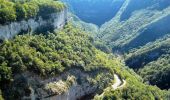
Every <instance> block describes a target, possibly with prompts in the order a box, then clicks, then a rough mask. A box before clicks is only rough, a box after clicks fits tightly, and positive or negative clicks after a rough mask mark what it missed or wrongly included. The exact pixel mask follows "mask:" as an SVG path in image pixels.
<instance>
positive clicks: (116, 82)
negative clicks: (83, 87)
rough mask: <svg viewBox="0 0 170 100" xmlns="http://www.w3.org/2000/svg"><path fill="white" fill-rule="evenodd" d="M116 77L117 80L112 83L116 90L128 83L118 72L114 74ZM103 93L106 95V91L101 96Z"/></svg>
mask: <svg viewBox="0 0 170 100" xmlns="http://www.w3.org/2000/svg"><path fill="white" fill-rule="evenodd" d="M114 78H115V82H114V84H113V85H112V88H113V89H114V90H116V89H119V88H123V87H124V86H125V85H126V81H125V80H121V79H120V78H119V76H118V75H117V74H114ZM103 95H104V92H103V93H102V94H100V95H99V97H102V96H103Z"/></svg>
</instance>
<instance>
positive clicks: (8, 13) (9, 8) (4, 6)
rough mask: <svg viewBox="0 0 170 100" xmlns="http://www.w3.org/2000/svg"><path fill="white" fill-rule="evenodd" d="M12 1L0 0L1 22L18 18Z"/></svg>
mask: <svg viewBox="0 0 170 100" xmlns="http://www.w3.org/2000/svg"><path fill="white" fill-rule="evenodd" d="M13 5H14V4H13V3H12V2H8V1H6V0H0V23H2V24H4V23H6V22H11V21H15V20H16V12H15V9H14V7H13Z"/></svg>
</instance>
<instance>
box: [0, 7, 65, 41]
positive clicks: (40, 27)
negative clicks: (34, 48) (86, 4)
mask: <svg viewBox="0 0 170 100" xmlns="http://www.w3.org/2000/svg"><path fill="white" fill-rule="evenodd" d="M66 22H67V9H65V10H63V11H61V12H58V13H53V14H50V15H48V18H42V17H41V16H39V17H37V18H31V19H28V20H22V21H19V22H11V23H10V24H7V25H0V40H4V39H10V38H13V37H14V36H15V35H17V34H23V33H25V32H29V33H32V32H45V31H50V30H53V29H55V28H62V27H63V26H64V25H65V23H66Z"/></svg>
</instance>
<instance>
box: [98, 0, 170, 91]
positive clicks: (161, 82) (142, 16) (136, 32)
mask: <svg viewBox="0 0 170 100" xmlns="http://www.w3.org/2000/svg"><path fill="white" fill-rule="evenodd" d="M169 21H170V1H169V0H126V1H125V2H124V4H123V5H122V7H121V8H120V10H119V11H118V12H117V14H116V16H115V17H113V19H111V20H110V21H108V22H107V23H105V24H104V25H102V26H101V28H100V30H99V34H97V35H96V38H98V39H97V40H102V41H104V44H106V45H107V46H109V47H110V48H112V51H113V52H115V53H119V54H122V55H123V56H124V57H125V62H126V65H127V66H129V67H130V68H133V69H135V71H136V72H138V71H139V74H140V75H141V76H142V77H143V78H144V80H145V82H147V83H149V84H152V85H157V86H159V87H160V88H162V89H169V84H170V83H169V82H170V81H169V74H168V73H169V69H170V68H169V64H170V62H169V57H168V56H169V53H170V52H169V48H170V44H169V42H170V41H169V38H170V37H169V34H170V24H169Z"/></svg>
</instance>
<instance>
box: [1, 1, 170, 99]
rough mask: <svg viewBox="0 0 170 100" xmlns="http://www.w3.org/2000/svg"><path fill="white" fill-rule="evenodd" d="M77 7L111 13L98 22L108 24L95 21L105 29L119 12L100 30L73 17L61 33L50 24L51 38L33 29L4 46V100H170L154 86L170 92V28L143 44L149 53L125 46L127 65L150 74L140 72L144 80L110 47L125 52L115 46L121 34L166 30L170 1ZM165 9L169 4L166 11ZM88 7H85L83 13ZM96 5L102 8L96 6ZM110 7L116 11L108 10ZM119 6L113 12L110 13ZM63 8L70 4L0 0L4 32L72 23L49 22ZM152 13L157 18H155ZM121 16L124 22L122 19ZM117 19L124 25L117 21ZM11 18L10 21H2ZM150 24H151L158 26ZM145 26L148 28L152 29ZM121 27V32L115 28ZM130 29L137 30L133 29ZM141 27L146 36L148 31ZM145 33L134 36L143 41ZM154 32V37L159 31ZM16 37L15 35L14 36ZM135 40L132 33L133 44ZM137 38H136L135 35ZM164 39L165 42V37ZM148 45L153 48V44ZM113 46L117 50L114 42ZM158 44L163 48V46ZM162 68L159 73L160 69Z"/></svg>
mask: <svg viewBox="0 0 170 100" xmlns="http://www.w3.org/2000/svg"><path fill="white" fill-rule="evenodd" d="M71 1H72V2H73V3H74V2H75V3H76V2H79V6H81V7H80V8H83V9H82V10H84V11H88V12H89V11H93V10H89V8H95V9H98V8H101V9H100V11H102V8H106V9H104V11H103V14H107V15H109V16H99V18H103V19H102V20H101V22H100V21H99V20H97V21H95V22H96V23H99V24H101V23H103V22H104V21H106V20H107V19H109V17H111V16H110V12H112V11H113V12H114V13H112V14H113V15H112V14H111V15H112V17H113V16H115V17H114V18H113V19H112V20H111V21H110V22H108V23H106V24H105V25H103V26H102V28H101V29H99V27H97V26H95V25H94V24H88V23H86V22H83V21H81V20H80V19H79V18H78V17H76V16H74V15H69V19H68V21H67V23H63V24H61V23H60V24H59V26H62V28H59V27H53V26H51V25H50V24H48V23H44V24H46V26H48V29H47V31H45V32H44V31H43V32H42V33H36V31H35V32H34V31H32V29H29V27H27V28H28V29H26V31H25V30H24V31H23V32H22V34H19V33H18V32H16V33H17V34H18V35H15V37H13V38H11V39H5V40H3V41H0V83H1V85H0V100H3V99H5V100H30V99H31V100H79V99H81V100H89V99H90V100H91V99H95V100H114V99H116V100H168V99H169V97H170V91H168V90H161V89H159V88H158V87H156V86H152V85H157V86H162V84H163V87H161V88H163V89H164V88H167V87H169V83H168V82H169V79H167V78H168V77H169V70H167V69H169V68H168V67H169V60H166V59H169V53H170V52H169V49H168V48H169V35H167V34H168V33H167V32H168V31H169V30H168V26H167V27H164V28H161V29H160V31H159V30H156V31H158V32H160V33H161V34H160V35H157V36H155V37H153V38H152V37H151V36H150V37H151V38H149V40H146V41H144V43H142V45H144V46H143V47H141V48H136V47H138V45H137V46H136V45H135V46H134V47H133V50H131V49H127V50H125V49H124V48H125V47H123V46H124V45H121V46H122V51H129V52H125V54H124V56H125V61H126V64H127V65H130V67H131V65H132V67H134V66H136V62H137V64H139V65H141V66H138V65H137V66H138V67H140V68H142V67H143V69H139V68H137V70H138V73H139V74H140V75H141V76H142V77H143V78H144V80H143V79H142V78H141V77H140V76H139V75H137V74H136V73H135V72H134V71H133V70H131V69H129V68H128V67H127V66H126V65H125V62H124V60H123V59H122V58H121V57H120V56H118V55H117V54H116V55H114V54H112V53H110V48H109V47H108V46H110V47H113V48H114V49H115V48H116V49H115V50H120V49H118V47H116V45H117V44H114V43H113V44H114V45H113V44H112V42H113V41H112V40H114V39H112V37H117V36H118V35H119V34H117V32H119V28H122V29H129V31H133V30H134V29H136V28H138V27H139V26H140V25H141V24H142V25H145V26H147V25H148V26H149V27H151V28H155V29H158V27H159V25H164V24H161V23H166V21H168V20H169V17H168V16H169V12H168V9H169V7H168V6H167V5H169V3H168V2H167V1H166V0H162V1H158V0H153V1H147V2H144V1H143V0H139V1H136V0H126V1H124V0H101V1H100V3H99V1H97V0H86V1H85V0H79V1H74V0H71ZM71 1H67V2H71ZM84 2H86V3H87V5H86V3H84ZM89 2H90V3H89ZM138 2H139V3H140V4H141V5H136V7H135V9H136V10H133V9H132V8H131V6H135V4H136V3H138ZM165 2H167V3H166V4H167V5H164V4H165ZM84 4H85V6H86V7H84V6H83V5H84ZM91 4H92V5H91ZM94 4H96V7H95V6H93V5H94ZM106 4H109V5H110V6H108V5H107V7H106ZM114 5H117V6H114ZM113 6H114V7H113ZM74 7H75V6H74ZM112 7H113V8H114V10H111V9H110V8H112ZM64 8H65V6H64V4H63V3H61V2H59V1H58V0H54V1H53V0H0V24H1V26H2V29H3V26H6V25H7V26H8V25H9V24H10V23H13V22H14V23H15V22H16V23H17V22H21V23H22V22H25V21H27V20H29V19H31V18H33V19H34V20H38V18H39V16H41V17H42V19H44V20H50V21H47V22H54V23H55V20H58V19H60V18H61V19H64V20H63V21H64V22H65V16H59V17H58V18H56V17H55V18H53V19H52V20H51V16H50V17H49V16H48V15H51V14H53V13H57V14H59V13H58V12H61V11H62V10H63V9H64ZM125 8H126V9H127V11H126V9H125ZM144 8H147V9H144ZM143 9H144V12H145V10H146V12H145V13H148V16H145V17H146V20H145V21H141V20H140V18H139V15H140V14H141V15H143V16H144V15H145V14H144V13H143V11H141V10H143ZM80 10H81V9H80ZM105 10H107V11H108V12H107V11H106V12H105ZM11 11H12V12H13V13H11ZM151 11H152V13H151ZM123 12H124V13H125V14H123ZM134 12H135V13H136V15H135V14H134ZM79 14H81V13H79ZM88 14H89V15H91V14H94V15H97V16H98V15H101V12H100V14H99V12H93V13H91V12H89V13H87V14H86V15H88ZM133 14H134V15H135V16H136V19H135V20H137V19H139V20H137V21H139V22H136V23H138V24H140V25H136V26H135V25H134V24H133V23H130V22H135V21H133V20H132V19H133V18H132V19H131V17H133ZM150 14H151V15H152V14H153V16H152V17H151V18H150V17H149V16H151V15H150ZM120 15H122V17H121V18H120ZM141 15H140V17H141ZM146 15H147V14H146ZM97 16H95V17H94V18H96V17H97ZM106 17H107V18H106ZM118 17H119V18H120V20H117V18H118ZM137 17H138V18H137ZM4 18H5V20H3V19H4ZM96 19H97V18H96ZM96 19H95V20H96ZM130 19H131V20H130ZM66 20H67V18H66ZM129 20H130V22H129ZM115 21H116V22H115ZM149 21H152V24H150V23H149ZM113 22H114V23H113ZM146 22H148V23H147V24H146ZM112 23H113V26H112V25H111V24H112ZM144 23H145V24H144ZM156 23H158V24H156ZM41 24H42V23H41ZM41 24H39V25H41ZM55 24H56V23H55ZM132 24H133V25H132ZM166 24H168V23H166ZM26 25H27V24H26ZM114 25H116V26H117V27H116V28H114V27H115V26H114ZM120 25H124V26H120ZM126 25H127V26H128V25H129V26H130V25H132V26H133V27H132V26H131V28H130V27H127V26H126ZM9 26H11V25H9ZM21 26H22V25H21ZM23 26H24V25H23ZM31 26H32V25H31ZM11 27H12V26H11ZM11 27H8V28H11ZM106 27H107V28H106ZM123 27H124V28H123ZM55 28H56V29H55ZM133 28H134V29H133ZM140 28H141V29H142V27H141V26H140ZM16 29H17V28H16ZM43 29H45V28H44V27H41V29H40V31H42V30H43ZM108 29H109V30H108ZM113 29H114V30H115V31H113ZM122 29H121V30H122ZM145 29H146V28H145ZM51 30H52V32H51ZM163 30H165V31H163ZM25 32H26V33H25ZM103 32H104V33H103ZM105 32H107V33H105ZM112 32H113V33H114V34H112ZM123 32H124V33H123ZM125 32H126V31H125V30H122V32H121V33H120V34H125ZM139 32H141V31H139ZM139 32H137V33H134V34H140V33H139ZM142 32H143V31H142ZM151 33H153V34H154V32H153V30H152V31H151ZM2 34H5V33H2ZM12 34H13V31H11V32H10V34H9V35H12ZM129 34H130V33H127V35H126V37H127V38H128V36H129ZM134 34H133V36H135V35H134ZM165 34H166V36H164V35H165ZM112 35H114V36H112ZM105 36H108V38H105ZM136 36H137V35H136ZM162 37H164V38H162ZM133 38H135V37H133ZM160 38H161V39H160ZM100 39H101V40H100ZM105 39H106V40H105ZM110 39H111V40H110ZM118 39H119V36H118ZM123 39H124V38H123ZM103 40H104V41H103ZM137 40H138V39H137ZM155 40H156V41H155ZM148 41H149V42H150V41H153V42H151V43H150V44H147V43H148ZM114 42H115V43H118V42H116V41H115V40H114ZM159 43H160V45H157V44H159ZM145 44H147V45H145ZM140 45H141V44H140ZM127 47H128V46H127ZM134 48H136V49H134ZM114 49H113V50H114ZM102 51H104V52H102ZM141 51H143V52H141ZM150 52H151V54H150ZM152 53H154V54H152ZM143 55H144V56H145V55H150V56H148V58H147V61H148V62H146V61H145V60H146V59H145V57H142V56H143ZM146 57H147V56H146ZM134 59H135V60H136V62H134V61H135V60H134ZM138 59H141V62H138V61H139V60H138ZM165 60H166V62H165ZM145 62H146V63H145ZM155 64H156V65H157V67H156V68H153V66H154V67H155ZM164 65H165V66H164ZM162 66H163V67H162ZM148 69H149V70H148ZM165 70H166V71H165ZM155 71H156V73H155ZM165 72H166V73H165ZM157 79H158V81H157V82H156V83H155V82H154V81H155V80H157ZM144 82H146V83H144ZM148 83H150V84H152V85H150V84H148ZM164 83H165V84H164ZM146 91H147V92H146Z"/></svg>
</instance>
